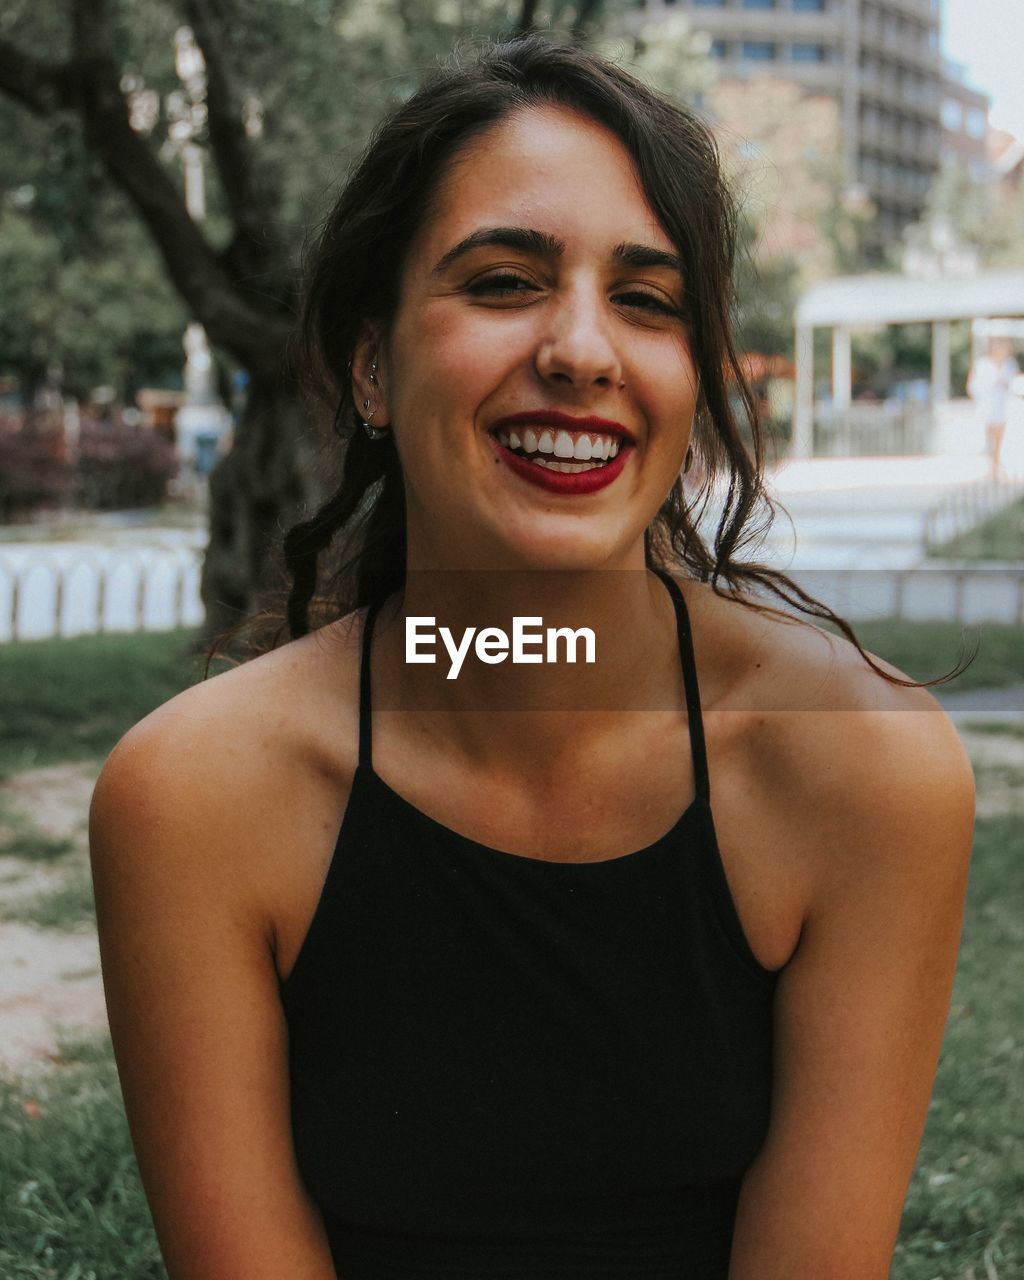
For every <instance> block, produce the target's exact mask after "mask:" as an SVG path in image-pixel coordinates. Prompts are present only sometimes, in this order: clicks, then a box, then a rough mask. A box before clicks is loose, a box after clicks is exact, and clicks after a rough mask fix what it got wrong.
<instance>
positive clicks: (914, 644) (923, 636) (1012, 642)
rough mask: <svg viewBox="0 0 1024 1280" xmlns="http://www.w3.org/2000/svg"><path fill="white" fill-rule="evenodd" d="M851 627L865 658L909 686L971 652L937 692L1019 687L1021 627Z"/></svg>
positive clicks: (1023, 666)
mask: <svg viewBox="0 0 1024 1280" xmlns="http://www.w3.org/2000/svg"><path fill="white" fill-rule="evenodd" d="M823 625H824V624H823ZM851 625H852V626H853V629H854V631H855V633H856V635H857V638H858V639H859V640H860V642H861V644H862V645H863V646H864V648H865V649H867V650H868V652H869V653H874V654H877V655H878V656H879V657H880V658H884V659H885V660H886V661H887V662H891V663H892V664H893V665H894V666H896V667H898V668H899V669H900V670H901V671H905V672H906V673H907V675H908V676H910V678H911V679H913V680H934V679H935V677H936V676H941V675H944V674H946V672H948V671H951V670H952V669H953V668H954V667H955V666H956V665H957V664H958V663H959V662H960V661H961V660H962V659H964V658H970V657H971V655H972V654H975V650H976V651H977V652H976V654H975V657H974V660H973V661H972V662H971V665H970V666H969V667H968V668H967V670H966V671H964V672H963V674H962V675H959V676H957V677H956V679H955V680H953V681H952V682H951V683H950V684H947V685H942V686H940V687H941V689H944V690H946V691H949V692H954V691H962V690H968V689H1003V688H1006V687H1007V686H1008V685H1013V684H1024V627H1019V626H1013V625H1011V624H1010V623H1003V622H985V623H975V624H971V625H967V624H961V623H959V622H916V621H909V620H906V619H903V618H874V619H869V620H866V621H863V622H854V623H852V624H851ZM828 629H829V630H832V629H833V628H831V627H828ZM933 692H935V690H933Z"/></svg>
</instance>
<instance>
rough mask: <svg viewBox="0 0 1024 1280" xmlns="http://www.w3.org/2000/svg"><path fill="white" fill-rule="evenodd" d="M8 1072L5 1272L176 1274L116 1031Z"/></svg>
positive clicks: (121, 1278)
mask: <svg viewBox="0 0 1024 1280" xmlns="http://www.w3.org/2000/svg"><path fill="white" fill-rule="evenodd" d="M61 1061H62V1064H63V1065H61V1066H60V1067H59V1069H58V1070H57V1071H56V1072H54V1073H52V1074H50V1075H48V1076H45V1077H41V1078H39V1079H38V1080H34V1081H33V1080H24V1081H15V1080H0V1275H3V1276H4V1277H5V1280H54V1278H55V1277H60V1280H89V1278H90V1277H92V1278H93V1280H166V1275H167V1273H166V1271H165V1269H164V1266H163V1263H162V1261H161V1259H160V1252H159V1249H158V1247H157V1243H156V1237H155V1234H154V1232H153V1224H152V1220H151V1218H150V1215H149V1208H148V1206H147V1204H146V1200H145V1196H144V1195H143V1191H142V1185H141V1182H140V1180H139V1173H138V1167H137V1165H136V1163H135V1156H134V1152H133V1150H132V1145H131V1138H130V1135H129V1132H128V1124H127V1121H126V1119H125V1114H124V1105H123V1103H122V1101H121V1091H120V1086H119V1084H118V1080H117V1073H116V1071H115V1068H114V1061H113V1054H112V1051H111V1048H110V1043H109V1040H107V1039H103V1040H101V1041H98V1042H95V1043H93V1042H89V1043H88V1044H84V1045H81V1046H75V1045H67V1046H66V1047H65V1048H64V1050H63V1054H62V1060H61Z"/></svg>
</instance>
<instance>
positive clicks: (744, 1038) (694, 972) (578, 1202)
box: [281, 571, 776, 1280]
mask: <svg viewBox="0 0 1024 1280" xmlns="http://www.w3.org/2000/svg"><path fill="white" fill-rule="evenodd" d="M658 576H659V577H661V579H662V580H663V581H664V583H665V585H666V586H667V588H668V590H669V591H670V593H671V595H672V598H673V601H674V603H675V609H676V618H677V623H678V630H679V646H680V653H681V659H682V664H683V675H684V680H685V689H686V704H687V713H688V720H689V730H690V743H691V748H692V754H693V768H694V775H695V779H696V797H695V799H694V800H693V802H692V803H691V804H690V805H689V806H688V808H687V809H686V810H685V811H684V812H683V813H682V814H681V815H680V817H679V819H678V820H677V821H676V823H675V825H674V826H673V827H672V829H671V830H670V831H667V832H666V833H665V834H664V835H663V836H662V837H661V838H660V839H658V840H656V841H655V842H654V843H653V844H651V845H648V846H647V847H646V848H643V849H638V850H636V851H635V852H633V853H630V854H626V855H623V856H621V857H615V858H611V859H608V860H605V861H600V862H583V863H579V862H573V863H567V862H552V861H548V860H541V859H538V858H531V857H526V856H521V855H519V854H512V853H507V852H503V851H501V850H498V849H494V848H491V847H489V846H487V845H483V844H480V843H478V842H477V841H475V840H471V839H469V838H468V837H466V836H463V835H459V834H458V833H456V832H454V831H451V830H449V829H448V828H447V827H445V826H443V825H441V824H440V823H439V822H436V821H435V820H434V819H432V818H430V817H428V816H427V815H426V814H425V813H423V812H422V811H421V810H419V809H417V808H416V807H415V806H413V805H412V804H410V803H409V802H408V801H407V800H405V799H403V798H402V796H400V795H399V794H398V793H397V792H395V791H393V790H392V789H391V787H389V786H388V785H387V783H386V782H384V781H383V780H382V779H381V778H379V777H378V776H377V774H376V773H375V772H374V770H373V764H372V762H371V720H370V663H369V653H370V638H371V635H372V631H373V623H374V618H375V616H376V613H377V607H373V608H371V609H370V610H369V613H368V616H367V618H366V622H365V624H364V632H363V648H362V668H361V674H360V722H359V762H358V766H357V768H356V771H355V774H354V777H353V783H352V789H351V793H350V797H349V802H348V807H347V809H346V811H345V817H344V821H343V823H342V826H341V831H340V833H339V835H338V840H337V845H336V847H335V850H334V854H333V858H332V861H331V864H330V868H329V870H328V873H327V878H326V881H325V884H324V888H323V891H322V895H321V898H320V901H319V903H318V905H317V908H316V911H315V914H314V916H313V920H312V923H311V925H310V927H309V931H308V933H307V935H306V938H305V941H304V942H303V945H302V948H301V951H300V953H299V956H298V959H297V960H296V962H295V966H294V968H293V970H292V972H291V974H290V975H289V977H288V979H287V981H285V982H284V983H282V984H281V996H282V1002H283V1005H284V1010H285V1014H286V1017H287V1022H288V1028H289V1057H290V1072H291V1110H292V1127H293V1133H294V1140H295V1150H296V1158H297V1160H298V1166H299V1170H300V1172H301V1175H302V1177H303V1180H304V1182H305V1184H306V1186H307V1188H308V1190H309V1192H310V1194H311V1195H312V1197H313V1199H314V1200H315V1201H316V1203H317V1205H318V1206H319V1208H320V1210H321V1212H322V1214H323V1218H324V1222H325V1225H326V1229H327V1234H328V1238H329V1240H330V1245H331V1250H332V1254H333V1257H334V1263H335V1266H336V1268H337V1273H338V1276H339V1280H414V1278H419V1277H428V1276H429V1277H435V1278H436V1280H441V1278H442V1277H444V1278H445V1280H454V1278H455V1277H465V1278H468V1277H473V1278H474V1280H490V1278H491V1277H505V1278H507V1280H513V1278H514V1280H534V1278H535V1277H536V1278H538V1280H539V1278H541V1277H544V1278H547V1277H576V1278H577V1280H584V1278H586V1280H593V1278H595V1277H616V1278H617V1280H641V1277H643V1278H644V1280H649V1278H654V1277H657V1278H658V1280H669V1278H670V1277H671V1280H726V1276H727V1272H728V1267H729V1250H730V1244H731V1239H732V1230H733V1222H734V1218H735V1212H736V1201H737V1196H738V1193H739V1188H740V1183H741V1180H742V1178H743V1174H744V1172H745V1170H746V1169H747V1167H748V1165H749V1164H750V1162H751V1160H752V1159H753V1157H754V1156H755V1154H756V1153H757V1151H758V1149H759V1148H760V1146H761V1144H762V1141H763V1139H764V1136H765V1132H766V1129H767V1124H768V1116H769V1102H770V1094H771V1066H772V998H773V994H774V990H775V979H776V973H775V972H774V971H771V970H768V969H765V968H764V967H762V966H761V965H760V964H759V963H758V961H757V959H756V958H755V957H754V955H753V953H752V952H751V950H750V947H749V946H748V944H747V941H746V939H745V937H744V934H743V930H742V928H741V925H740V921H739V918H738V916H737V914H736V910H735V907H734V905H733V900H732V897H731V895H730V891H729V887H728V884H727V881H726V878H725V874H724V871H723V868H722V863H721V860H720V858H719V854H718V848H717V844H716V839H715V832H714V826H713V823H712V817H711V807H710V803H709V794H710V793H709V785H708V773H707V758H706V753H705V747H704V733H703V726H702V723H701V713H700V697H699V693H698V688H697V672H696V667H695V664H694V657H693V645H692V641H691V637H690V627H689V618H688V615H687V609H686V605H685V602H684V600H683V596H682V593H681V592H680V590H679V587H678V586H677V584H676V583H675V582H674V581H673V579H672V578H670V577H669V576H668V575H667V574H664V573H661V572H660V571H659V574H658ZM682 772H683V771H682V767H681V769H680V784H681V787H680V789H681V790H682V789H683V785H684V779H683V776H682Z"/></svg>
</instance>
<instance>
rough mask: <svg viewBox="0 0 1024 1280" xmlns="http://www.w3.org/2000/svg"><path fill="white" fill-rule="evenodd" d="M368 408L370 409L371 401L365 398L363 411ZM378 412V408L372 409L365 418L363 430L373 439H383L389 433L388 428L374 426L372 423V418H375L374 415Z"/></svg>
mask: <svg viewBox="0 0 1024 1280" xmlns="http://www.w3.org/2000/svg"><path fill="white" fill-rule="evenodd" d="M367 409H370V402H369V400H364V401H363V412H364V413H366V410H367ZM376 412H377V410H376V409H370V412H369V413H368V414H366V417H365V418H364V419H363V430H364V431H365V432H366V434H367V435H368V436H369V438H370V439H371V440H383V439H384V437H385V436H386V435H387V434H388V428H387V427H373V426H371V425H370V420H371V419H372V418H373V415H374V414H375V413H376Z"/></svg>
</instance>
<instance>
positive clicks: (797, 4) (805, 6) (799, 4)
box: [792, 0, 825, 13]
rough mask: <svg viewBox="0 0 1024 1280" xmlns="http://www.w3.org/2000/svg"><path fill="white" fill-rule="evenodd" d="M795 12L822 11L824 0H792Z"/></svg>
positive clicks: (823, 10) (823, 9)
mask: <svg viewBox="0 0 1024 1280" xmlns="http://www.w3.org/2000/svg"><path fill="white" fill-rule="evenodd" d="M792 5H793V8H794V9H795V10H796V11H797V13H824V12H825V0H792Z"/></svg>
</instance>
